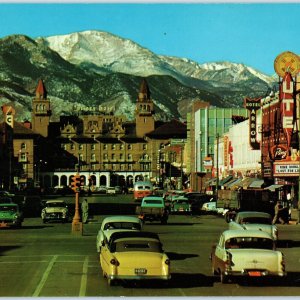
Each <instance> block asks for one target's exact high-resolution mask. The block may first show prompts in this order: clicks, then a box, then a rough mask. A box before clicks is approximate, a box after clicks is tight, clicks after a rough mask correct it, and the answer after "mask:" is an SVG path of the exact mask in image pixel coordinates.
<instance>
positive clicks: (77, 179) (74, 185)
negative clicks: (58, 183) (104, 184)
mask: <svg viewBox="0 0 300 300" xmlns="http://www.w3.org/2000/svg"><path fill="white" fill-rule="evenodd" d="M80 185H81V181H80V175H74V176H73V178H72V182H71V188H72V190H73V191H74V192H75V193H78V192H79V191H80Z"/></svg>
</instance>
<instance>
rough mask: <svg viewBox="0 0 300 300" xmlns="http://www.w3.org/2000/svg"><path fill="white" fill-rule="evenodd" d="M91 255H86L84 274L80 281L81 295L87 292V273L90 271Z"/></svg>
mask: <svg viewBox="0 0 300 300" xmlns="http://www.w3.org/2000/svg"><path fill="white" fill-rule="evenodd" d="M88 264H89V257H88V256H86V257H85V259H84V262H83V267H82V276H81V282H80V290H79V297H84V296H85V293H86V284H87V273H88Z"/></svg>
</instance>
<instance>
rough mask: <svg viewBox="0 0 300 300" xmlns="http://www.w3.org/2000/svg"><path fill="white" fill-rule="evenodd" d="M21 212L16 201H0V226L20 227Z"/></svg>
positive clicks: (22, 219) (22, 218)
mask: <svg viewBox="0 0 300 300" xmlns="http://www.w3.org/2000/svg"><path fill="white" fill-rule="evenodd" d="M23 221H24V217H23V213H22V212H21V211H20V209H19V205H18V204H16V203H0V227H21V226H22V222H23Z"/></svg>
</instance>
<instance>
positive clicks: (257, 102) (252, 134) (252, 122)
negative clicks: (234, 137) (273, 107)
mask: <svg viewBox="0 0 300 300" xmlns="http://www.w3.org/2000/svg"><path fill="white" fill-rule="evenodd" d="M260 107H261V97H260V98H256V99H250V98H245V108H246V109H248V110H249V112H250V116H249V143H250V146H251V148H252V149H253V150H259V149H260V144H259V142H258V141H257V130H256V128H257V127H256V111H257V110H258V109H260Z"/></svg>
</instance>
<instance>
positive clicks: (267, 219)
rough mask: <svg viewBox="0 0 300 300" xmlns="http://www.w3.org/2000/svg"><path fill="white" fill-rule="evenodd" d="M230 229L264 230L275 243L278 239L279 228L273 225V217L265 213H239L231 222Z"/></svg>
mask: <svg viewBox="0 0 300 300" xmlns="http://www.w3.org/2000/svg"><path fill="white" fill-rule="evenodd" d="M228 227H229V228H228V229H244V230H249V229H250V230H251V229H256V230H262V231H265V232H267V233H268V234H270V235H271V236H272V237H273V239H274V240H275V241H277V239H278V228H277V226H276V225H272V216H271V215H270V214H268V213H265V212H258V211H242V212H238V213H237V214H236V216H235V219H234V220H230V222H229V226H228Z"/></svg>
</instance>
